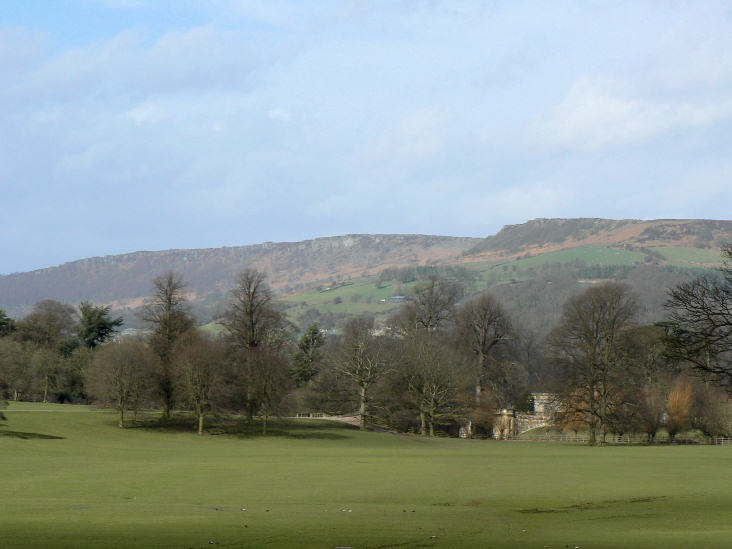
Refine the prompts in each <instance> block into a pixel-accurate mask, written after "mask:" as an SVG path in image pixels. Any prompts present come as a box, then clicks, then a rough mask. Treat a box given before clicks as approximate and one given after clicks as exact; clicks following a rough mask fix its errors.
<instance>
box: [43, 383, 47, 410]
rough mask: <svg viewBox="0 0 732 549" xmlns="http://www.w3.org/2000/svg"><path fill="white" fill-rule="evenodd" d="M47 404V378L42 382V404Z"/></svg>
mask: <svg viewBox="0 0 732 549" xmlns="http://www.w3.org/2000/svg"><path fill="white" fill-rule="evenodd" d="M47 403H48V378H46V379H45V380H44V382H43V404H47Z"/></svg>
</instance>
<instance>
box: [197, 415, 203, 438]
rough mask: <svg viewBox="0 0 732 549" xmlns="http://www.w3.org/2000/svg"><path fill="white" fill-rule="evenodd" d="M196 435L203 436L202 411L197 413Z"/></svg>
mask: <svg viewBox="0 0 732 549" xmlns="http://www.w3.org/2000/svg"><path fill="white" fill-rule="evenodd" d="M198 434H199V435H203V410H201V411H199V412H198Z"/></svg>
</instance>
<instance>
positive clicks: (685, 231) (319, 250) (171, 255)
mask: <svg viewBox="0 0 732 549" xmlns="http://www.w3.org/2000/svg"><path fill="white" fill-rule="evenodd" d="M728 241H732V221H710V220H655V221H640V220H628V219H625V220H611V219H535V220H532V221H528V222H526V223H523V224H520V225H507V226H505V227H504V228H503V229H501V230H500V231H499V232H498V233H497V234H496V235H495V236H491V237H487V238H461V237H445V236H425V235H346V236H337V237H328V238H317V239H314V240H306V241H302V242H282V243H272V242H268V243H264V244H259V245H253V246H237V247H224V248H208V249H193V250H166V251H141V252H134V253H129V254H123V255H116V256H105V257H94V258H89V259H82V260H79V261H73V262H70V263H65V264H63V265H60V266H58V267H51V268H47V269H39V270H36V271H32V272H28V273H14V274H9V275H3V276H0V307H2V308H4V309H5V310H6V311H7V312H8V313H9V314H11V315H12V316H15V317H19V316H22V315H24V314H26V313H27V312H29V310H30V308H31V306H32V304H33V303H35V302H37V301H39V300H42V299H56V300H59V301H63V302H67V303H79V302H80V301H81V300H85V299H86V300H91V301H93V302H95V303H103V304H110V305H112V306H113V307H114V308H115V309H136V308H138V307H140V306H141V305H142V303H143V302H144V300H145V298H146V296H148V295H149V293H150V291H151V281H152V279H153V278H154V277H155V276H157V275H159V274H160V273H162V272H165V271H167V270H173V271H175V272H177V273H180V274H181V275H182V276H183V278H184V280H185V281H186V283H187V287H186V291H187V292H188V297H189V299H190V301H191V302H192V303H193V304H194V305H197V306H198V305H200V306H203V307H207V308H210V307H212V306H214V307H215V306H216V304H217V303H219V302H221V301H222V300H223V299H224V298H226V297H227V296H228V292H229V290H230V289H231V288H232V287H233V284H234V281H235V279H236V276H237V275H238V274H239V273H240V272H241V271H243V270H244V269H246V268H256V269H259V270H261V271H263V272H264V273H266V275H267V277H268V280H269V282H270V284H271V286H272V287H273V289H275V290H276V291H277V292H278V293H279V294H280V295H283V294H284V295H287V294H295V293H298V292H301V291H304V290H308V289H312V288H315V287H317V286H319V285H331V284H333V283H337V282H344V281H348V280H353V279H358V278H363V277H376V276H377V275H378V274H379V273H380V272H382V271H383V270H384V269H387V268H389V267H404V266H422V265H449V264H453V265H454V264H457V263H463V264H466V265H467V264H476V263H478V262H486V261H488V262H507V261H508V262H510V261H513V260H516V259H519V258H526V257H536V256H541V255H543V254H547V253H550V252H556V251H562V250H569V249H572V248H579V247H591V246H595V247H606V248H607V247H611V248H614V249H622V250H631V251H642V252H643V253H645V254H652V253H653V252H651V251H649V249H650V248H654V247H661V248H662V247H676V248H702V249H708V250H710V254H709V255H710V257H713V256H714V254H712V253H711V251H712V250H714V249H716V248H719V247H720V246H721V245H722V244H723V243H725V242H728ZM646 257H647V259H654V258H653V257H650V256H646ZM654 261H655V260H654ZM699 266H700V267H704V268H709V267H713V264H712V263H704V264H699ZM643 269H645V271H648V270H649V269H651V266H639V267H638V268H637V269H635V270H634V271H633V273H631V274H630V275H629V276H630V277H631V278H632V277H633V276H635V277H640V278H642V279H643V280H646V279H648V280H650V275H648V273H646V274H645V275H644V273H645V271H644V270H643ZM651 270H652V269H651ZM636 271H637V272H636ZM575 275H576V277H578V278H583V277H586V275H584V274H582V273H581V272H579V271H578V272H577V273H575ZM652 275H653V279H654V284H653V285H654V286H657V285H658V283H659V282H660V280H661V279H663V278H669V277H670V276H671V275H669V273H667V272H663V271H661V270H659V268H656V269H655V271H654V273H652ZM542 276H545V277H546V276H549V275H548V274H547V273H546V272H545V273H544V275H542ZM557 276H558V275H557V274H556V273H555V274H552V275H551V278H552V279H553V282H554V288H555V290H558V288H559V286H557V282H558V279H557ZM593 276H594V277H595V278H598V277H599V278H602V276H600V275H597V276H595V275H593ZM605 276H610V277H612V276H615V275H613V274H612V273H607V274H606V275H605ZM659 277H660V278H659ZM539 278H541V276H539ZM672 278H673V277H672ZM524 280H525V277H524ZM643 280H640V281H639V283H638V285H637V286H638V289H642V288H643V284H644V283H643ZM673 280H676V279H675V278H673ZM629 281H631V282H632V280H630V279H629ZM547 282H548V281H545V282H541V281H540V280H538V279H537V280H535V281H532V280H525V281H524V282H521V283H520V284H515V285H513V286H512V287H506V288H505V289H503V290H502V291H501V293H505V294H515V293H516V292H518V293H524V292H525V291H528V289H531V288H527V287H525V286H532V287H533V286H537V287H536V288H533V290H532V292H534V293H537V292H538V294H537V295H540V294H541V293H544V292H539V289H538V286H539V285H540V284H546V283H547ZM488 286H489V287H490V286H491V284H490V283H489V284H488ZM575 286H577V284H575ZM646 286H647V285H646ZM568 291H569V290H568ZM572 291H574V290H572ZM656 293H658V295H657V296H655V297H654V301H655V305H654V306H653V308H654V309H655V308H657V307H658V306H660V304H661V303H662V301H663V299H664V295H663V292H662V291H661V290H658V291H657V292H656ZM654 295H655V294H654ZM506 297H507V298H508V297H509V296H508V295H507V296H506ZM518 297H520V296H515V295H511V296H510V299H512V300H516V299H517V298H518Z"/></svg>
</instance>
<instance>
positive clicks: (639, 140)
mask: <svg viewBox="0 0 732 549" xmlns="http://www.w3.org/2000/svg"><path fill="white" fill-rule="evenodd" d="M731 136H732V4H730V2H728V1H719V2H715V1H713V0H709V1H704V2H699V1H698V0H695V1H690V2H682V1H675V0H671V1H660V0H659V1H655V2H644V1H618V0H613V1H607V2H604V1H595V0H581V1H562V0H558V1H556V2H546V1H544V0H537V1H521V0H506V1H491V0H482V1H478V0H474V1H473V0H448V1H444V2H443V1H439V0H352V1H351V0H339V1H335V0H334V1H327V0H312V1H306V0H293V1H287V0H265V1H261V2H255V1H248V0H208V1H205V0H201V1H193V0H175V1H165V0H160V1H153V0H56V1H44V0H34V1H33V2H28V1H27V0H5V1H3V2H1V3H0V223H1V228H0V274H7V273H11V272H20V271H28V270H33V269H37V268H42V267H48V266H53V265H58V264H61V263H63V262H67V261H72V260H75V259H81V258H85V257H91V256H103V255H111V254H118V253H126V252H132V251H137V250H161V249H170V248H203V247H220V246H238V245H245V244H256V243H261V242H266V241H297V240H304V239H309V238H316V237H321V236H331V235H341V234H350V233H420V234H442V235H454V236H476V237H482V236H486V235H490V234H495V233H496V232H497V231H498V230H500V228H501V227H502V226H503V225H506V224H517V223H522V222H524V221H527V220H529V219H533V218H538V217H547V218H550V217H606V218H623V219H624V218H637V219H656V218H711V219H730V206H732V138H731Z"/></svg>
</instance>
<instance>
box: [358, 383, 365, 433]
mask: <svg viewBox="0 0 732 549" xmlns="http://www.w3.org/2000/svg"><path fill="white" fill-rule="evenodd" d="M359 420H360V421H359V429H361V430H362V431H365V430H366V386H365V385H363V386H361V406H360V408H359Z"/></svg>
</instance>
